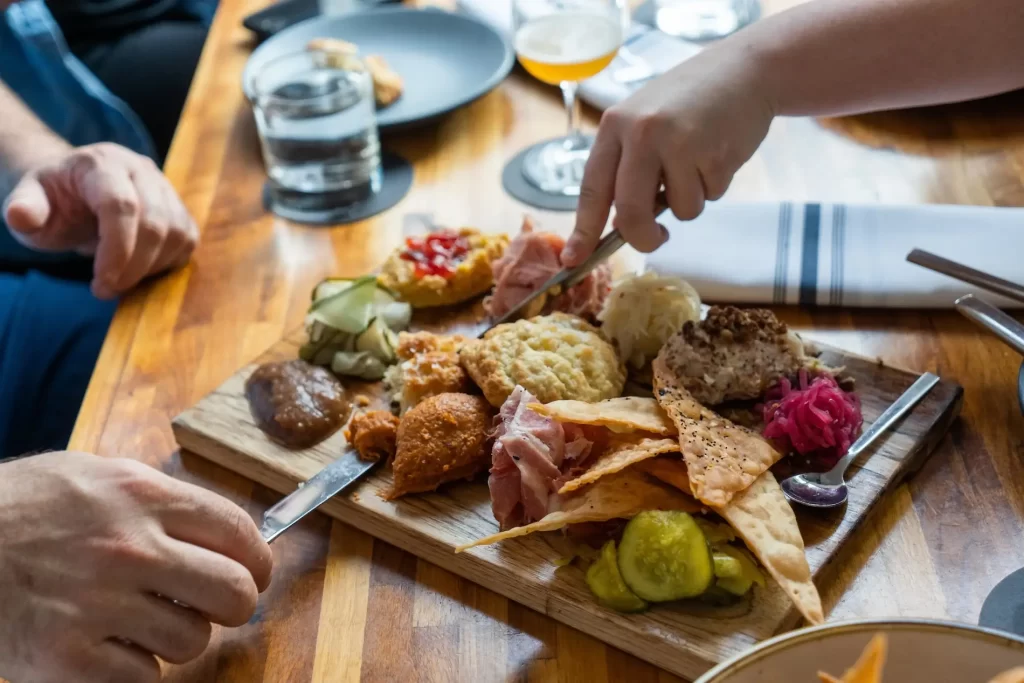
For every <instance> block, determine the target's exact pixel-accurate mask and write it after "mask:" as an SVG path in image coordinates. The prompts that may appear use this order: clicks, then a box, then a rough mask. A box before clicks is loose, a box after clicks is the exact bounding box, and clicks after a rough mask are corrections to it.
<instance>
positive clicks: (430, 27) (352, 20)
mask: <svg viewBox="0 0 1024 683" xmlns="http://www.w3.org/2000/svg"><path fill="white" fill-rule="evenodd" d="M313 38H340V39H342V40H347V41H349V42H351V43H355V44H356V45H358V46H359V50H360V52H361V53H362V54H364V55H366V54H379V55H382V56H383V57H384V58H385V59H386V60H387V61H388V63H389V64H390V65H391V68H393V69H394V70H395V71H397V72H398V74H399V75H400V76H401V77H402V79H403V80H404V81H405V91H404V92H403V93H402V96H401V97H400V98H399V99H398V101H396V102H395V103H394V104H392V105H391V106H389V107H384V108H382V109H379V110H377V125H378V126H379V128H380V129H381V130H389V129H396V128H402V127H406V126H411V125H413V124H417V123H425V122H427V121H430V120H431V119H434V118H437V117H438V116H441V115H442V114H446V113H448V112H450V111H452V110H454V109H457V108H459V107H461V106H463V105H465V104H469V103H470V102H472V101H473V100H475V99H477V98H478V97H480V96H482V95H484V94H486V93H487V92H489V91H490V90H492V89H493V88H494V87H495V86H497V85H498V84H499V83H501V81H502V80H504V78H505V76H507V75H508V73H509V71H511V70H512V66H513V64H514V63H515V55H514V54H513V52H512V48H511V46H510V45H509V44H508V42H507V41H506V40H505V39H503V38H502V37H501V36H500V35H499V34H498V33H497V32H496V31H495V30H494V29H493V28H491V27H490V26H487V25H486V24H483V23H481V22H479V21H477V20H475V19H471V18H469V17H466V16H463V15H460V14H451V13H449V12H442V11H440V10H432V9H426V10H414V9H406V8H402V7H395V8H390V9H377V10H373V11H370V12H361V13H357V14H348V15H344V16H338V17H318V18H316V19H309V20H307V21H303V22H301V23H299V24H296V25H295V26H292V27H291V28H289V29H286V30H284V31H282V32H280V33H278V34H276V35H275V36H273V37H272V38H270V39H269V40H267V41H266V42H265V43H263V44H262V45H260V46H259V47H258V48H256V50H254V51H253V53H252V56H251V57H249V62H248V63H247V64H246V66H245V72H244V73H243V74H242V84H243V87H244V88H245V92H246V95H247V96H251V88H250V83H251V82H252V78H253V76H254V75H255V74H256V73H258V71H259V69H260V68H261V67H262V65H264V64H266V63H267V62H268V61H269V60H271V59H274V58H275V57H280V56H282V55H286V54H289V53H292V52H300V51H302V50H304V49H305V48H306V43H307V42H309V41H310V40H311V39H313Z"/></svg>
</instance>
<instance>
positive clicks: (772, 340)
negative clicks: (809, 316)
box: [658, 306, 824, 405]
mask: <svg viewBox="0 0 1024 683" xmlns="http://www.w3.org/2000/svg"><path fill="white" fill-rule="evenodd" d="M658 357H659V358H661V359H662V360H663V362H664V367H665V368H666V369H667V370H668V372H670V373H671V374H672V375H673V376H674V377H675V379H676V384H677V385H679V386H682V387H683V388H685V389H686V390H687V391H688V392H689V393H690V394H691V395H692V396H693V398H694V400H696V401H697V402H698V403H702V404H704V405H717V404H719V403H722V402H724V401H733V400H742V399H755V398H759V397H760V396H762V395H763V394H764V392H765V391H766V390H768V389H769V388H770V387H771V386H772V385H774V384H775V383H776V382H777V381H778V379H779V378H780V377H784V376H790V375H793V374H795V373H796V372H797V371H798V370H800V369H801V368H814V369H824V368H822V367H821V366H820V364H819V362H818V361H817V359H815V358H813V357H811V356H808V355H807V353H806V351H805V349H804V344H803V342H802V341H801V340H800V338H799V337H798V336H797V335H796V334H795V333H793V332H791V331H790V330H789V328H788V327H786V325H785V323H783V322H782V321H780V320H779V319H778V318H776V317H775V314H774V313H772V312H771V311H768V310H765V309H748V310H741V309H739V308H736V307H735V306H713V307H711V309H710V310H709V311H708V315H707V318H706V319H704V320H703V321H700V322H688V323H686V324H685V325H684V326H683V329H682V330H681V331H680V332H679V333H678V334H676V335H675V336H673V337H672V338H671V339H669V340H668V341H667V342H666V343H665V346H663V347H662V349H661V352H660V353H659V354H658Z"/></svg>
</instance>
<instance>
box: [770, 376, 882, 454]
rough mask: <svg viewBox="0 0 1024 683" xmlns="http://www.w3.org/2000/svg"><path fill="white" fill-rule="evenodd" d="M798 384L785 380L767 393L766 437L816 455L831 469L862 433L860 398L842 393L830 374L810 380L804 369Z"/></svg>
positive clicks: (802, 452)
mask: <svg viewBox="0 0 1024 683" xmlns="http://www.w3.org/2000/svg"><path fill="white" fill-rule="evenodd" d="M798 381H799V388H797V387H794V386H793V385H792V383H791V382H790V381H789V379H788V378H786V377H783V378H782V379H780V380H779V383H778V384H777V385H776V386H774V387H773V388H771V389H769V390H768V393H767V394H765V402H764V404H763V405H762V406H761V410H762V414H763V416H764V424H765V426H764V436H765V437H766V438H768V439H771V440H773V441H776V442H778V443H779V444H780V445H781V446H783V447H784V448H786V449H787V450H791V451H796V452H797V453H800V454H801V455H808V454H814V455H815V456H817V458H818V459H819V460H820V461H821V462H822V464H825V465H828V466H831V464H834V463H835V462H836V461H837V460H838V459H839V458H841V457H842V456H843V455H845V454H846V452H847V451H848V450H849V449H850V445H851V444H852V443H853V441H854V439H856V438H857V435H858V434H859V433H860V428H861V425H862V424H863V422H864V418H863V416H862V415H861V411H860V399H859V398H858V397H857V395H856V394H854V393H852V392H846V391H843V390H842V388H840V386H839V385H838V384H837V383H836V380H835V378H834V377H832V376H831V375H827V374H821V375H818V376H816V377H814V378H813V379H810V378H809V377H808V374H807V371H806V370H801V371H800V374H799V379H798Z"/></svg>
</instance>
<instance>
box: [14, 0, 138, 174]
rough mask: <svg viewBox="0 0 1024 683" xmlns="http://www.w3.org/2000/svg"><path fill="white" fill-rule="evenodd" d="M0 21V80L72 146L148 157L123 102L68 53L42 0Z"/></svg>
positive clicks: (30, 0)
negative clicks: (111, 146) (102, 146)
mask: <svg viewBox="0 0 1024 683" xmlns="http://www.w3.org/2000/svg"><path fill="white" fill-rule="evenodd" d="M3 18H4V21H0V80H2V81H4V83H6V84H7V86H8V87H9V88H10V89H11V90H13V91H14V92H15V93H17V95H18V97H20V98H21V99H22V100H24V102H25V104H27V105H28V107H29V108H30V109H31V110H32V111H33V112H34V113H35V115H36V116H38V117H39V118H40V119H42V121H43V122H45V123H46V125H48V126H50V128H52V129H53V130H54V132H56V133H57V134H58V135H60V136H61V137H62V138H64V139H65V140H67V141H68V142H70V143H71V144H72V145H75V146H79V145H88V144H92V143H95V142H115V143H117V144H120V145H124V146H125V147H128V148H129V149H132V150H134V151H136V152H138V153H140V154H145V155H148V156H153V141H152V140H150V138H149V134H148V133H147V132H146V129H145V127H144V126H143V125H142V122H141V121H140V120H139V118H138V116H136V115H135V112H133V111H132V110H131V109H129V108H128V105H126V104H125V103H124V102H123V101H121V100H120V99H118V98H117V97H115V96H114V95H113V94H112V93H111V92H110V91H109V90H108V89H107V88H106V87H105V86H104V85H103V84H102V83H101V82H100V81H99V79H98V78H96V76H94V75H93V74H92V73H91V72H90V71H89V70H88V69H87V68H86V67H85V65H84V64H82V62H80V61H79V60H78V58H76V57H75V56H74V55H72V54H71V52H70V50H68V47H67V44H66V43H65V42H64V37H63V36H62V35H61V32H60V29H59V28H58V27H57V22H56V21H54V19H53V16H52V15H51V14H50V11H49V10H48V9H47V8H46V5H45V4H43V2H42V0H22V1H21V2H16V3H15V4H13V5H11V6H10V7H9V8H7V11H6V12H5V13H4V16H3Z"/></svg>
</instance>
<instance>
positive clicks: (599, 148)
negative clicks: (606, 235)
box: [561, 125, 622, 268]
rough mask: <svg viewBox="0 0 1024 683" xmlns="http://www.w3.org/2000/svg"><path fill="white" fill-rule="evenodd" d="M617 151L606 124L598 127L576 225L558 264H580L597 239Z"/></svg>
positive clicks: (605, 215) (605, 217) (605, 212)
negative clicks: (560, 262)
mask: <svg viewBox="0 0 1024 683" xmlns="http://www.w3.org/2000/svg"><path fill="white" fill-rule="evenodd" d="M621 153H622V149H621V147H620V146H619V143H618V140H617V139H616V137H615V135H614V133H613V132H611V130H610V126H609V125H605V126H602V127H601V129H599V130H598V132H597V139H596V140H594V147H593V149H592V150H591V151H590V157H589V158H588V159H587V166H586V170H585V172H584V174H583V183H582V184H581V185H580V200H579V206H578V208H577V209H576V228H575V229H574V230H573V233H572V235H571V236H570V237H569V240H568V242H566V244H565V248H564V249H563V250H562V256H561V259H562V264H563V265H564V266H566V267H569V268H571V267H573V266H577V265H579V264H580V263H582V262H583V261H584V260H585V259H586V258H587V257H588V256H590V254H591V252H592V251H594V247H596V246H597V243H598V241H599V240H600V239H601V233H602V232H604V226H605V225H606V224H607V223H608V213H609V212H610V211H611V206H612V200H613V197H614V195H615V175H616V169H617V168H618V167H619V157H620V155H621Z"/></svg>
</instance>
